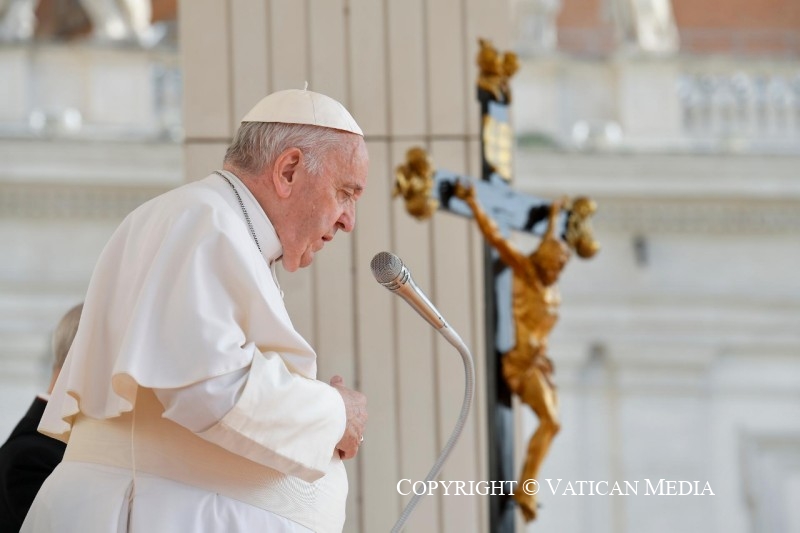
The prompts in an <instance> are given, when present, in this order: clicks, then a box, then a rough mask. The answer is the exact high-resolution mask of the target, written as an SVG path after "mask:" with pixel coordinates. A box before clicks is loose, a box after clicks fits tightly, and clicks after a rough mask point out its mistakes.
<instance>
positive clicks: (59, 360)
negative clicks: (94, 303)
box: [53, 303, 83, 369]
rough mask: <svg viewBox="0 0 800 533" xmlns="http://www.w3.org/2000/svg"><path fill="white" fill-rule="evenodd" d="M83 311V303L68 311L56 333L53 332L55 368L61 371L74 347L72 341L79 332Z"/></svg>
mask: <svg viewBox="0 0 800 533" xmlns="http://www.w3.org/2000/svg"><path fill="white" fill-rule="evenodd" d="M81 311H83V304H82V303H81V304H78V305H76V306H75V307H73V308H72V309H70V310H69V311H67V313H66V314H65V315H64V316H63V317H62V318H61V320H60V321H59V323H58V326H56V330H55V332H53V368H59V369H60V368H61V367H62V366H64V360H65V359H66V358H67V353H68V352H69V347H70V346H72V340H73V339H74V338H75V333H76V332H77V331H78V322H79V321H80V319H81Z"/></svg>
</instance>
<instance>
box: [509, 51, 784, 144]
mask: <svg viewBox="0 0 800 533" xmlns="http://www.w3.org/2000/svg"><path fill="white" fill-rule="evenodd" d="M513 83H514V91H515V103H514V105H515V109H514V110H513V112H514V122H515V126H516V129H517V131H518V133H519V135H520V140H521V141H522V142H526V140H527V142H544V143H550V144H556V145H559V146H561V147H564V148H582V149H595V150H604V149H610V150H634V151H638V150H644V151H649V150H655V151H678V152H743V153H800V59H792V58H785V59H779V58H775V59H766V58H764V59H759V58H755V57H752V58H749V59H746V60H745V59H743V58H733V57H728V56H722V57H717V56H707V57H701V56H676V57H669V58H648V57H623V56H617V57H613V58H608V59H602V60H597V59H595V60H589V59H577V58H570V57H564V56H550V57H540V58H529V59H526V60H524V62H523V68H522V69H521V70H520V72H519V74H518V75H517V78H516V79H515V80H514V82H513Z"/></svg>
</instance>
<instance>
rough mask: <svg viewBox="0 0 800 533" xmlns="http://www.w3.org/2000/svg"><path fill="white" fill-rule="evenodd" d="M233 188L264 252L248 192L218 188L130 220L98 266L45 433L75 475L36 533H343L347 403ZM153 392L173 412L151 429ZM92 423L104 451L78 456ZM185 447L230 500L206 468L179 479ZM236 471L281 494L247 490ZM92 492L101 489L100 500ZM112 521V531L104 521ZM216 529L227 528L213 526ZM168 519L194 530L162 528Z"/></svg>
mask: <svg viewBox="0 0 800 533" xmlns="http://www.w3.org/2000/svg"><path fill="white" fill-rule="evenodd" d="M225 174H226V176H228V178H229V179H230V180H231V181H232V182H233V183H234V184H235V186H236V188H237V190H238V192H239V194H240V196H241V198H242V201H243V202H244V204H245V207H246V209H247V212H248V214H249V216H250V219H251V221H252V224H253V227H254V230H255V233H256V235H257V237H258V241H259V244H260V246H261V250H262V252H261V253H259V251H258V249H257V247H256V245H255V242H254V240H253V238H252V236H251V234H250V231H249V229H248V227H247V225H246V223H245V220H244V215H243V213H242V210H241V207H240V205H239V203H238V200H237V198H236V196H235V194H234V192H233V190H232V189H231V187H230V185H229V184H228V183H227V182H226V181H225V180H223V179H222V178H221V177H220V176H218V175H216V174H212V175H210V176H209V177H207V178H205V179H203V180H201V181H199V182H195V183H191V184H188V185H185V186H183V187H180V188H178V189H175V190H173V191H170V192H168V193H166V194H164V195H161V196H159V197H157V198H154V199H153V200H151V201H149V202H147V203H145V204H144V205H142V206H140V207H139V208H137V209H136V210H135V211H133V212H132V213H131V214H130V215H129V216H128V217H127V218H126V219H125V220H124V221H123V223H122V224H121V225H120V227H119V228H118V229H117V231H116V232H115V233H114V235H113V236H112V237H111V240H110V241H109V243H108V244H107V245H106V247H105V249H104V250H103V253H102V254H101V256H100V258H99V260H98V263H97V266H96V267H95V271H94V273H93V275H92V279H91V282H90V284H89V289H88V292H87V296H86V301H85V304H84V308H83V313H82V315H81V321H80V326H79V329H78V332H77V334H76V337H75V340H74V342H73V345H72V348H71V350H70V353H69V356H68V357H67V360H66V362H65V365H64V367H63V369H62V371H61V374H60V377H59V379H58V381H57V383H56V386H55V389H54V391H53V394H52V396H51V399H50V402H49V403H48V407H47V409H46V411H45V414H44V416H43V418H42V423H41V425H40V426H39V430H40V431H42V432H43V433H46V434H49V435H51V436H53V437H55V438H59V439H61V440H64V441H67V442H68V446H67V454H66V456H65V463H64V465H65V466H64V467H63V468H61V467H59V469H56V471H55V472H54V474H53V476H51V478H50V479H48V481H47V482H46V484H45V486H44V487H43V489H42V491H41V492H40V494H39V496H37V499H36V500H35V501H34V504H33V506H32V508H31V511H30V512H29V514H28V518H27V519H26V523H25V526H24V527H23V531H37V532H39V531H72V530H74V531H83V532H89V533H92V532H95V531H97V532H107V531H118V530H119V531H128V529H126V528H127V527H128V526H127V523H128V517H127V513H128V512H129V510H130V511H131V513H132V514H131V517H130V524H131V529H130V531H137V532H139V531H141V532H145V531H147V532H150V531H157V530H163V531H175V530H181V531H196V532H204V531H209V532H210V531H239V530H241V531H256V530H259V529H260V528H259V527H257V526H258V524H259V523H260V524H261V526H264V525H268V524H272V526H271V527H275V528H276V529H274V530H276V531H283V530H284V529H278V528H277V526H276V525H277V524H278V523H283V522H285V523H286V524H288V526H287V527H291V526H293V525H294V526H297V524H300V525H302V527H299V526H298V527H296V529H286V531H306V529H305V528H306V527H307V528H308V529H310V530H313V531H320V532H329V531H341V529H342V525H343V522H344V506H345V499H346V494H347V478H346V474H345V473H344V467H343V465H342V463H341V460H340V459H339V458H338V455H337V454H336V453H335V444H336V443H337V442H338V441H339V439H340V438H341V436H342V434H343V432H344V427H345V422H346V420H345V410H344V403H343V401H342V399H341V396H340V395H339V393H338V392H337V391H336V390H335V389H334V388H332V387H331V386H329V385H328V384H326V383H323V382H321V381H317V380H316V372H317V368H316V354H315V353H314V351H313V349H312V348H311V347H310V346H309V345H308V343H307V342H306V341H305V340H304V339H303V338H302V337H301V336H300V335H299V334H298V333H297V331H295V329H294V327H293V326H292V323H291V321H290V319H289V316H288V314H287V311H286V308H285V306H284V304H283V300H282V294H281V291H280V288H279V286H278V284H277V280H276V279H275V274H274V270H270V266H273V267H274V263H275V261H276V260H277V259H278V258H279V257H280V255H281V253H282V249H281V246H280V242H279V241H278V238H277V234H276V233H275V230H274V228H273V226H272V224H271V223H270V221H269V219H268V218H267V217H266V215H265V213H264V211H263V210H262V209H261V208H260V206H259V205H258V203H257V202H256V200H255V198H254V197H253V196H252V194H251V193H250V192H249V190H248V189H247V188H246V187H245V186H244V185H243V184H242V183H241V182H240V181H239V180H238V179H237V178H236V177H235V176H233V174H231V173H225ZM142 389H146V390H150V391H152V395H149V396H147V397H148V398H149V397H151V396H152V397H153V398H155V397H157V398H158V401H159V402H160V403H156V402H155V400H153V402H151V403H152V405H154V406H157V408H158V410H159V411H160V410H161V406H162V405H163V407H164V412H163V414H160V415H157V416H156V418H153V419H152V420H149V422H148V420H147V419H146V416H147V411H143V414H142V415H140V416H144V417H145V418H144V419H142V421H140V422H137V421H136V418H135V416H136V412H137V411H136V410H135V406H136V405H137V395H139V396H140V398H141V397H142ZM162 417H163V418H162ZM82 420H83V421H86V423H85V424H84V426H85V427H88V428H90V430H91V431H89V430H88V429H87V430H86V431H85V432H84V435H87V436H89V438H83V439H82V440H81V439H76V440H81V442H82V443H83V444H81V445H78V444H76V445H75V446H72V445H71V444H70V442H69V439H70V434H71V431H72V430H73V427H74V424H76V423H78V424H79V425H78V426H75V427H82V426H81V425H80V423H81V421H82ZM95 420H96V421H99V422H98V423H93V422H92V421H95ZM104 421H105V422H104ZM131 421H133V422H131ZM104 423H107V424H108V425H107V426H104V425H103V424H104ZM148 423H149V424H150V426H149V427H150V428H151V430H150V432H149V433H148V431H147V430H146V429H142V431H138V428H137V425H136V424H140V426H141V427H142V428H146V427H147V424H148ZM120 424H123V426H120ZM124 424H128V425H124ZM142 424H144V425H142ZM120 427H121V428H122V429H121V430H120ZM115 428H116V429H115ZM125 428H130V430H127V429H125ZM106 429H108V430H109V431H108V434H109V435H111V434H112V433H113V432H114V431H116V435H117V437H115V438H118V437H119V435H120V434H121V435H123V437H124V438H127V437H126V435H127V433H125V432H126V431H130V435H131V437H130V442H127V441H125V442H123V444H124V447H127V448H128V449H129V450H128V451H126V452H125V453H120V454H117V455H116V456H115V455H114V454H113V453H112V452H109V454H106V453H105V452H104V449H103V448H93V443H94V442H96V441H102V440H103V432H104V431H106ZM120 431H122V433H120ZM134 434H136V436H134ZM159 435H170V437H169V439H166V438H165V440H161V441H159ZM148 439H149V440H148ZM134 441H135V445H134V444H133V443H134ZM173 441H174V442H175V443H173ZM109 442H114V443H115V444H114V446H112V447H114V448H116V447H118V446H117V445H118V444H119V443H120V442H119V441H113V439H112V440H110V441H109ZM176 443H177V444H176ZM209 443H211V444H209ZM87 445H88V446H87ZM71 448H73V450H72V452H71V451H70V449H71ZM78 448H81V449H78ZM182 449H191V450H195V451H196V453H197V454H198V455H197V457H199V458H202V457H207V456H208V457H212V456H213V464H214V466H215V467H220V470H218V472H219V473H221V474H224V475H227V478H228V479H226V480H225V482H224V483H222V486H221V487H216V486H213V482H214V478H213V476H210V475H206V477H204V478H203V477H202V475H201V476H200V477H198V478H197V479H196V478H195V475H194V473H193V469H192V468H188V469H186V468H184V469H183V470H181V469H180V468H177V467H176V468H173V467H172V465H173V464H174V463H175V462H176V461H179V460H181V459H183V457H181V450H182ZM134 450H135V453H133V451H134ZM81 452H85V453H83V455H82V454H81ZM89 452H91V453H89ZM164 454H167V455H169V454H173V457H171V458H169V457H168V458H167V459H166V460H165V459H164V457H161V456H162V455H164ZM204 454H205V455H204ZM106 455H108V457H106ZM128 455H131V457H133V459H131V460H129V459H128ZM186 457H190V458H192V457H194V456H192V455H191V454H187V455H186ZM71 458H72V459H71ZM243 458H244V459H243ZM226 462H230V465H231V467H230V469H226V468H225V463H226ZM87 463H99V464H100V465H102V466H97V464H94V465H92V464H87ZM158 465H162V466H163V467H164V470H165V471H160V470H161V468H160V467H159V466H158ZM220 465H221V466H220ZM248 465H249V466H252V468H249V467H248ZM237 469H238V470H237ZM154 470H155V471H154ZM197 470H199V471H202V469H197ZM229 472H234V473H235V472H242V473H246V474H252V475H257V474H263V476H264V477H265V478H269V479H270V482H269V483H266V482H265V484H264V486H263V487H255V488H254V487H252V485H248V486H247V487H248V488H245V489H243V488H242V487H236V486H235V482H236V478H235V474H230V475H228V473H229ZM134 479H135V483H133V481H134ZM175 481H177V482H179V483H175ZM85 483H88V484H91V485H92V486H93V487H94V488H93V489H91V490H92V491H93V492H95V494H93V495H92V497H91V498H86V497H85V496H84V494H85V491H87V490H89V489H87V488H86V485H84V484H85ZM104 483H105V485H104ZM176 486H180V487H182V488H181V489H180V490H178V489H176V488H175V487H176ZM103 487H105V490H104V489H103ZM132 487H133V494H134V498H133V507H132V510H131V509H129V508H128V506H127V501H126V500H127V498H128V494H130V493H131V490H132ZM143 491H144V492H143ZM248 491H250V492H248ZM276 492H282V494H275V493H276ZM252 493H255V494H252ZM296 495H301V496H302V497H301V498H296V497H295V496H296ZM243 502H247V503H243ZM276 502H278V503H276ZM98 509H99V510H101V511H102V512H103V513H106V514H107V516H105V518H104V520H105V521H103V520H100V521H98V520H94V519H92V518H91V516H93V514H97V513H98ZM171 509H174V510H171ZM181 509H182V510H181ZM121 510H124V512H123V514H124V515H125V516H126V518H125V520H121V518H120V516H121V515H120V512H122V511H121ZM189 511H191V516H188V515H185V513H184V512H189ZM63 513H67V515H66V516H64V515H63ZM109 513H110V514H109ZM206 515H208V516H214V517H216V518H215V519H213V520H212V519H208V520H206V519H202V520H201V519H198V517H202V516H206ZM276 515H281V516H283V517H285V519H284V518H281V516H276ZM137 517H138V518H137ZM154 517H161V518H159V520H163V521H164V523H165V524H166V523H172V524H178V523H180V524H183V525H182V526H181V527H180V528H177V529H176V528H172V527H167V526H164V528H163V529H160V528H157V529H152V526H153V524H154V522H153V520H155V518H154ZM255 517H257V518H255ZM286 519H288V520H286ZM254 520H255V521H256V522H254ZM270 520H272V522H270ZM259 521H261V522H259ZM101 523H102V525H101ZM112 523H114V524H117V523H120V524H121V525H120V526H119V528H118V529H117V528H112V527H111V524H112ZM47 524H52V526H48V525H47ZM26 528H27V529H26ZM269 530H270V531H272V530H273V529H271V528H270V529H269Z"/></svg>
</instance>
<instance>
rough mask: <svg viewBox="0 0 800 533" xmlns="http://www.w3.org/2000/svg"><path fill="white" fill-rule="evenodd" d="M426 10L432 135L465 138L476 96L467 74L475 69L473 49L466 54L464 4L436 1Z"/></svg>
mask: <svg viewBox="0 0 800 533" xmlns="http://www.w3.org/2000/svg"><path fill="white" fill-rule="evenodd" d="M426 8H427V17H426V19H427V28H426V30H427V34H426V35H427V41H428V60H427V63H428V94H429V95H430V101H429V103H428V109H429V113H430V119H429V120H430V133H431V134H432V135H463V134H464V133H466V121H467V117H466V114H467V113H469V112H472V95H473V94H474V90H473V89H472V87H473V80H472V78H471V76H470V77H469V78H468V77H467V74H466V73H467V72H470V73H472V72H473V71H474V70H475V69H474V66H473V65H474V60H473V57H472V54H470V53H468V52H469V50H470V49H471V48H469V49H468V50H464V25H463V23H462V22H463V9H462V2H461V0H436V1H435V2H427V4H426ZM468 103H469V104H470V105H467V104H468Z"/></svg>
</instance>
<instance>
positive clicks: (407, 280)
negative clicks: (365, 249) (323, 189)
mask: <svg viewBox="0 0 800 533" xmlns="http://www.w3.org/2000/svg"><path fill="white" fill-rule="evenodd" d="M370 266H371V267H372V273H373V274H374V275H375V279H376V280H378V283H380V284H381V285H383V286H384V287H386V288H387V289H389V290H390V291H392V292H393V293H395V294H397V295H398V296H400V297H401V298H403V300H405V301H406V302H408V304H409V305H410V306H411V307H413V308H414V311H416V312H417V313H419V315H420V316H421V317H422V318H424V319H425V321H427V322H428V324H430V325H431V326H433V327H434V328H435V329H436V330H437V331H438V332H439V333H440V334H441V335H442V336H443V337H444V338H445V339H447V342H449V343H450V344H452V345H453V347H455V348H456V350H458V353H459V354H460V355H461V359H462V361H463V362H464V401H463V402H462V403H461V412H460V413H459V415H458V420H457V421H456V425H455V427H454V428H453V432H452V433H451V434H450V438H449V439H448V440H447V443H446V444H445V445H444V448H442V451H441V453H440V454H439V457H438V458H437V459H436V462H435V463H434V464H433V467H432V468H431V470H430V472H428V475H427V476H426V478H425V483H426V486H430V485H429V483H431V482H432V481H433V480H434V479H435V478H436V476H437V475H438V474H439V471H440V470H441V469H442V466H443V465H444V462H445V461H446V460H447V457H448V456H449V455H450V452H451V451H453V447H454V446H455V445H456V441H457V440H458V438H459V437H460V436H461V432H462V430H463V429H464V425H465V424H466V423H467V415H469V408H470V406H471V405H472V397H473V396H474V395H475V365H474V364H473V362H472V354H471V353H470V351H469V348H468V347H467V345H466V344H464V341H463V340H461V337H459V336H458V333H456V331H455V330H454V329H453V328H451V327H450V325H449V324H448V323H447V322H445V320H444V318H442V314H441V313H439V311H438V310H437V309H436V307H434V306H433V304H432V303H431V301H430V300H428V297H427V296H425V293H423V292H422V291H421V290H419V287H417V284H416V283H414V280H413V279H411V272H409V271H408V269H407V268H406V267H405V265H404V264H403V262H402V261H401V260H400V258H399V257H397V256H396V255H394V254H392V253H389V252H380V253H378V254H376V255H375V257H373V258H372V263H370ZM423 494H425V492H424V491H423V492H419V493H417V492H415V493H414V496H413V497H412V498H411V499H410V500H409V501H408V503H407V504H406V507H405V509H403V512H402V513H401V514H400V518H398V519H397V522H396V523H395V525H394V527H392V533H400V531H402V529H403V525H404V524H405V523H406V521H407V520H408V517H409V516H411V513H412V512H413V511H414V508H415V507H416V505H417V503H419V499H420V497H421V496H422V495H423Z"/></svg>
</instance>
